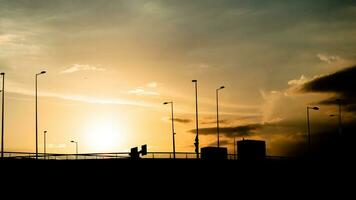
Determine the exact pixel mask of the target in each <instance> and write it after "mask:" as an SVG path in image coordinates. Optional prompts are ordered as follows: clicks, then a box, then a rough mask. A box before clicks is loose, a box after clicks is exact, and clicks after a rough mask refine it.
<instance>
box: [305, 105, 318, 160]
mask: <svg viewBox="0 0 356 200" xmlns="http://www.w3.org/2000/svg"><path fill="white" fill-rule="evenodd" d="M309 110H319V107H310V106H307V124H308V152H309V154H310V153H311V146H310V145H311V138H310V122H309Z"/></svg>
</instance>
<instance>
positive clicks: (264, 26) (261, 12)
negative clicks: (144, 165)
mask: <svg viewBox="0 0 356 200" xmlns="http://www.w3.org/2000/svg"><path fill="white" fill-rule="evenodd" d="M355 35H356V2H355V1H351V0H344V1H338V0H300V1H289V0H283V1H282V0H281V1H278V0H275V1H257V0H250V1H244V0H220V1H215V0H192V1H182V0H130V1H128V0H116V1H112V0H101V1H99V0H73V1H65V0H50V1H40V0H0V71H1V72H5V73H6V77H5V78H6V79H5V94H6V95H5V127H4V128H5V145H6V146H5V150H6V151H26V152H34V151H35V117H34V116H35V101H34V99H35V98H34V89H35V88H34V86H35V85H34V80H35V74H36V73H39V72H40V71H42V70H46V71H47V73H46V74H43V75H40V76H39V77H38V84H39V85H38V91H39V102H38V103H39V104H38V105H39V110H38V111H39V122H38V123H39V133H40V134H39V141H40V151H42V148H43V142H42V141H43V131H44V130H47V131H48V136H47V143H48V150H47V152H52V153H74V152H75V145H74V144H72V143H70V142H69V141H71V140H76V141H78V142H79V150H80V152H81V153H86V152H118V151H128V150H129V149H130V148H131V147H134V146H140V145H142V144H147V145H148V149H149V151H172V141H171V124H170V119H171V118H170V114H171V113H170V107H169V106H167V105H163V102H165V101H173V102H174V115H175V125H176V133H177V134H176V150H177V151H180V152H194V145H193V144H194V139H195V96H194V85H193V84H192V82H191V80H192V79H197V80H198V90H199V118H200V120H199V125H200V127H201V128H202V130H201V136H200V145H201V147H204V146H215V145H216V118H215V116H216V103H215V90H216V89H217V88H219V87H220V86H222V85H224V86H225V87H226V88H225V89H223V90H221V91H220V92H219V94H220V97H219V98H220V99H219V104H220V119H221V122H220V126H221V132H222V135H221V138H220V142H221V145H222V146H225V147H228V149H229V152H230V153H232V152H233V139H234V138H236V140H241V139H242V138H245V139H262V140H265V141H266V142H267V153H268V154H269V155H295V153H296V152H295V149H303V147H304V146H305V143H306V125H305V120H306V119H305V109H306V106H308V105H317V106H320V108H321V109H320V110H319V111H315V112H312V113H311V123H312V127H311V129H312V132H313V131H314V134H318V132H319V131H320V132H322V130H337V120H336V119H334V118H330V117H329V115H330V114H334V113H335V112H337V106H336V105H335V102H334V103H333V99H334V100H335V98H336V97H340V98H345V99H346V98H353V97H354V95H352V94H353V92H354V89H352V88H350V87H344V86H345V85H347V83H342V81H339V82H337V84H339V83H340V84H339V85H340V87H335V88H330V87H329V85H328V84H331V85H332V84H334V82H333V80H335V78H334V77H339V79H340V80H345V79H344V76H345V74H346V75H350V74H351V76H352V74H353V75H355V72H354V71H355V70H353V69H354V68H355V67H353V66H355V64H356V45H355V44H356V37H355ZM345 70H346V72H345ZM340 74H341V75H340ZM340 77H341V78H340ZM352 77H354V76H352ZM352 77H351V78H349V79H347V80H350V81H353V78H352ZM320 79H321V81H320ZM336 79H337V80H339V79H338V78H336ZM330 81H331V82H330ZM319 86H320V87H319ZM353 106H354V104H350V106H348V107H345V108H344V116H343V120H344V121H345V122H344V123H345V126H346V125H347V124H353V122H354V120H355V118H354V114H355V113H354V112H355V110H356V109H355V107H353Z"/></svg>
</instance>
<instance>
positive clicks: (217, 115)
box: [216, 86, 225, 148]
mask: <svg viewBox="0 0 356 200" xmlns="http://www.w3.org/2000/svg"><path fill="white" fill-rule="evenodd" d="M224 88H225V86H221V87H220V88H218V89H216V129H217V133H218V148H220V139H219V138H220V129H219V91H220V90H222V89H224Z"/></svg>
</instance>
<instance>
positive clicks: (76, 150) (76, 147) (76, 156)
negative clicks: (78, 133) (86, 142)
mask: <svg viewBox="0 0 356 200" xmlns="http://www.w3.org/2000/svg"><path fill="white" fill-rule="evenodd" d="M70 142H71V143H75V152H76V155H75V159H76V160H78V142H76V141H74V140H72V141H70Z"/></svg>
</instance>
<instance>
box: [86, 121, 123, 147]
mask: <svg viewBox="0 0 356 200" xmlns="http://www.w3.org/2000/svg"><path fill="white" fill-rule="evenodd" d="M87 127H88V129H87V130H86V133H85V135H86V136H85V137H86V140H87V144H88V148H89V149H90V150H91V151H95V152H96V153H104V152H112V151H115V149H117V147H119V146H120V145H121V144H122V139H123V138H122V137H121V135H122V134H121V133H120V128H119V125H118V124H117V123H115V122H114V121H113V120H112V119H99V120H94V121H92V122H91V123H90V124H89V125H88V126H87Z"/></svg>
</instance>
